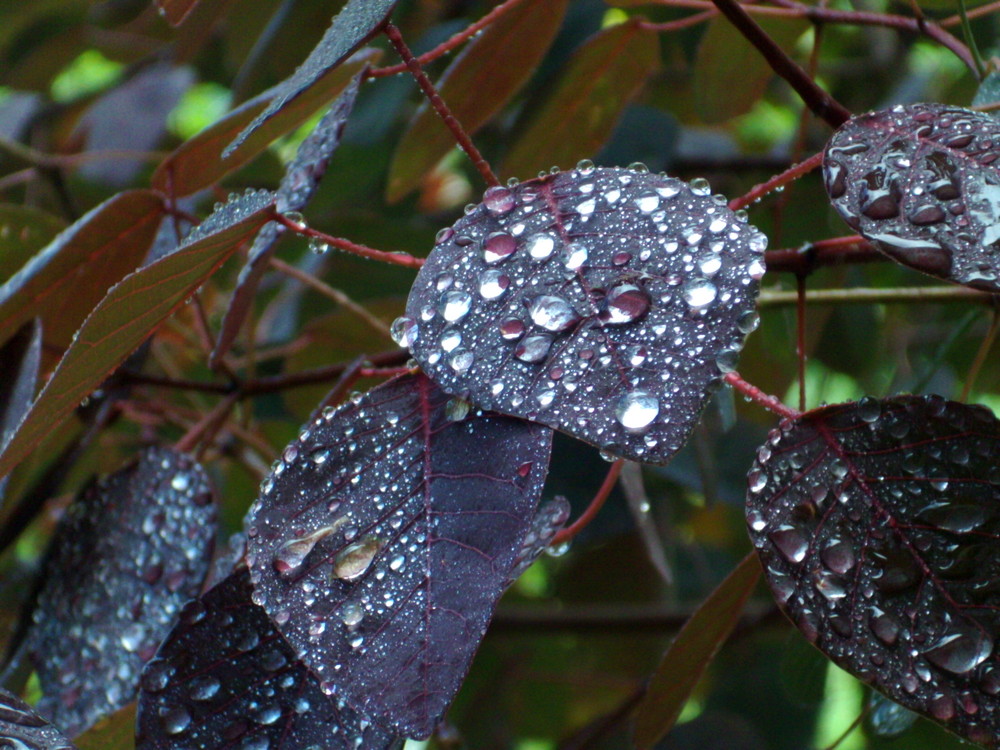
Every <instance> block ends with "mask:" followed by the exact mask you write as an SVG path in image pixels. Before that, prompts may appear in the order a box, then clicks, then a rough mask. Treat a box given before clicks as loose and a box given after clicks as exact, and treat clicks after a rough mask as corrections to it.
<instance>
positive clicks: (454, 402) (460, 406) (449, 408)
mask: <svg viewBox="0 0 1000 750" xmlns="http://www.w3.org/2000/svg"><path fill="white" fill-rule="evenodd" d="M471 408H472V404H470V403H469V402H468V401H466V400H465V399H464V398H457V397H456V398H450V399H448V403H447V404H445V405H444V415H445V417H447V418H448V419H449V420H450V421H452V422H461V421H462V420H463V419H465V418H466V417H467V416H469V410H470V409H471Z"/></svg>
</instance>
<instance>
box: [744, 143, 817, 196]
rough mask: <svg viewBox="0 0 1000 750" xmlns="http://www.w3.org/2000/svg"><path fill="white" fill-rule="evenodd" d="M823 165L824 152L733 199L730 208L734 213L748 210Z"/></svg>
mask: <svg viewBox="0 0 1000 750" xmlns="http://www.w3.org/2000/svg"><path fill="white" fill-rule="evenodd" d="M822 163H823V152H822V151H820V152H819V153H816V154H813V155H812V156H810V157H809V158H808V159H806V160H805V161H802V162H799V163H798V164H793V165H792V166H790V167H789V168H788V169H786V170H785V171H784V172H782V173H781V174H779V175H775V176H774V177H772V178H771V179H769V180H767V181H766V182H762V183H760V184H759V185H754V186H753V188H751V189H750V191H749V192H748V193H747V194H746V195H742V196H740V197H739V198H733V199H732V200H731V201H729V208H730V209H732V210H733V211H736V210H739V209H741V208H746V207H747V206H749V205H750V204H751V203H754V202H756V201H758V200H760V199H761V198H763V197H764V196H765V195H767V194H768V193H770V192H771V191H772V190H777V189H778V188H781V187H784V186H785V185H788V184H789V183H791V182H793V181H794V180H797V179H799V178H800V177H802V176H803V175H806V174H809V173H810V172H812V171H813V170H814V169H816V168H817V167H818V166H819V165H820V164H822Z"/></svg>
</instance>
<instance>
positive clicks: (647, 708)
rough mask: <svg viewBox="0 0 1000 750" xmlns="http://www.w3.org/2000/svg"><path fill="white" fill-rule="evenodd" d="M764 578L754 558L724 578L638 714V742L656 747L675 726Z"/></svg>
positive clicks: (682, 635)
mask: <svg viewBox="0 0 1000 750" xmlns="http://www.w3.org/2000/svg"><path fill="white" fill-rule="evenodd" d="M759 577H760V562H759V561H758V560H757V558H756V556H754V555H753V554H750V555H747V556H746V557H745V558H743V560H742V562H740V564H739V565H737V566H736V568H735V569H734V570H733V571H732V572H731V573H730V574H729V575H728V576H726V579H725V580H724V581H723V582H722V583H721V584H719V586H718V588H716V589H715V591H713V592H712V593H711V594H710V595H709V596H708V598H707V599H706V600H705V601H704V602H702V604H701V606H699V607H698V609H697V610H696V611H695V613H694V614H693V615H691V617H690V619H688V621H687V622H686V623H685V624H684V627H683V628H681V631H680V632H679V633H678V634H677V637H676V638H675V639H674V642H673V643H671V644H670V648H669V649H668V650H667V653H666V654H664V655H663V660H662V661H661V662H660V664H659V666H657V668H656V671H655V672H654V673H653V676H652V678H651V679H650V683H649V687H648V688H647V690H646V694H645V696H643V699H642V702H641V703H640V704H639V707H638V708H637V709H636V716H635V742H636V745H637V746H638V747H640V748H648V747H652V746H653V745H655V744H656V742H657V741H659V740H660V739H661V738H662V737H663V736H664V735H665V734H666V733H667V732H668V731H670V729H671V728H672V727H673V726H674V723H675V722H676V721H677V717H678V716H680V714H681V710H682V709H683V708H684V704H685V703H687V701H688V698H690V697H691V693H692V692H693V691H694V689H695V687H696V686H697V684H698V680H700V679H701V676H702V675H703V674H704V673H705V670H706V669H707V668H708V665H709V664H711V662H712V659H714V658H715V654H716V653H717V652H718V650H719V648H721V647H722V644H723V643H725V641H726V638H728V637H729V634H730V632H732V629H733V627H734V626H735V625H736V621H737V620H738V619H739V617H740V613H741V612H742V611H743V605H744V604H746V600H747V598H748V597H749V596H750V593H751V592H752V591H753V588H754V586H755V585H756V583H757V579H758V578H759Z"/></svg>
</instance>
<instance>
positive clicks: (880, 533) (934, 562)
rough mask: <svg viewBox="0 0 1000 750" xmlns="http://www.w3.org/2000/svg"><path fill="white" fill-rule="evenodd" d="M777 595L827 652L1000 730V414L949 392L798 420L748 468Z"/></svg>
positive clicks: (870, 678) (900, 696)
mask: <svg viewBox="0 0 1000 750" xmlns="http://www.w3.org/2000/svg"><path fill="white" fill-rule="evenodd" d="M748 482H749V490H750V491H749V493H748V495H747V522H748V525H749V528H750V536H751V538H752V540H753V542H754V544H755V546H756V547H757V549H758V552H759V554H760V557H761V561H762V562H763V565H764V571H765V574H766V577H767V580H768V583H769V584H770V586H771V588H772V590H773V591H774V594H775V597H776V598H777V600H778V602H779V604H780V606H781V607H782V608H783V610H784V611H785V613H786V614H787V615H788V616H789V618H790V619H791V620H792V621H793V622H795V624H796V625H797V626H798V627H799V629H800V630H801V631H802V632H803V634H805V636H806V637H807V638H808V639H809V640H810V641H812V642H813V643H814V644H815V645H816V646H818V647H819V648H820V649H821V650H822V651H823V652H824V653H825V654H826V655H827V656H829V657H830V658H831V659H832V660H833V661H834V662H836V663H837V664H839V665H840V666H841V667H843V668H844V669H846V670H848V671H849V672H851V673H852V674H854V675H855V676H856V677H858V678H859V679H861V680H863V681H864V682H867V683H869V684H871V685H872V686H874V687H875V688H877V689H878V690H880V691H881V692H883V693H884V694H885V695H887V696H889V697H890V698H892V699H893V700H894V701H896V702H898V703H900V704H901V705H903V706H905V707H907V708H910V709H912V710H913V711H916V712H918V713H921V714H923V715H924V716H927V717H929V718H931V719H933V720H935V721H937V722H939V723H941V724H942V725H944V726H945V727H947V728H948V729H950V730H951V731H953V732H955V733H957V734H959V735H962V736H963V737H966V738H968V739H970V740H973V741H974V742H979V743H981V744H983V745H985V746H990V747H992V746H995V745H996V738H997V737H998V736H1000V720H998V716H1000V655H998V654H997V653H996V650H995V639H996V637H997V635H998V634H1000V615H998V612H1000V589H998V586H997V581H998V580H1000V546H998V544H997V540H998V535H1000V422H998V421H997V419H996V418H995V417H994V416H993V415H992V413H990V412H989V411H988V410H986V409H984V408H982V407H979V406H969V405H966V404H959V403H955V402H949V401H946V400H945V399H943V398H941V397H939V396H926V397H918V396H899V397H895V398H890V399H885V400H883V401H878V400H876V399H870V398H866V399H862V400H861V401H859V402H856V403H849V404H841V405H837V406H829V407H825V408H822V409H817V410H815V411H812V412H809V413H807V414H805V415H803V416H802V417H800V418H799V419H796V420H794V421H790V422H785V423H784V424H783V425H782V426H781V427H780V428H779V429H778V430H775V431H773V432H772V433H771V436H770V438H769V440H768V442H767V443H765V444H764V445H763V446H762V447H761V448H760V450H759V452H758V456H757V461H756V463H755V465H754V468H753V469H752V470H751V472H750V474H749V476H748Z"/></svg>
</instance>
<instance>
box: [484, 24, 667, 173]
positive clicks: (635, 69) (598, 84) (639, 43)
mask: <svg viewBox="0 0 1000 750" xmlns="http://www.w3.org/2000/svg"><path fill="white" fill-rule="evenodd" d="M640 21H641V19H639V18H634V19H632V20H631V21H628V22H626V23H622V24H618V25H617V26H612V27H611V28H608V29H604V30H603V31H600V32H598V33H597V34H595V35H594V36H593V37H591V38H590V39H589V40H588V41H587V42H586V43H584V44H583V46H581V47H580V49H578V50H577V51H576V52H575V53H574V54H573V57H571V58H570V60H569V61H568V62H567V63H566V67H565V68H564V70H563V71H562V74H561V76H560V78H559V83H558V84H557V86H556V88H555V90H554V91H553V92H552V93H551V95H550V96H548V98H546V100H545V102H544V103H543V104H542V105H541V107H539V109H538V111H537V112H534V113H533V114H532V115H531V120H530V124H529V125H528V126H527V128H526V129H525V130H524V131H523V132H522V133H521V135H520V136H519V137H518V138H517V139H516V140H515V141H514V144H513V145H512V146H511V149H510V152H509V153H508V154H507V158H506V159H504V162H503V173H504V175H505V176H511V177H519V178H524V177H526V176H529V175H532V174H535V173H536V172H537V171H538V170H539V168H542V169H546V168H548V167H549V166H551V165H553V164H555V165H558V166H561V167H568V166H570V165H571V164H575V163H576V162H577V161H578V160H579V159H581V158H584V157H587V156H593V155H594V154H596V153H597V152H598V151H599V150H600V149H601V146H603V145H604V142H605V141H606V140H607V139H608V137H609V136H610V135H611V133H612V131H613V130H614V128H615V124H616V123H617V122H618V118H619V117H620V116H621V113H622V111H623V110H624V109H625V106H626V105H627V104H628V103H629V102H630V101H631V100H632V99H633V97H635V95H636V94H638V93H639V90H640V88H641V87H642V85H643V83H644V82H645V81H646V77H647V76H648V75H649V74H650V72H651V71H653V70H655V68H656V65H657V60H658V59H659V38H658V36H657V34H655V33H652V32H649V31H645V30H643V29H642V28H641V26H640V25H639V24H640Z"/></svg>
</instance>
